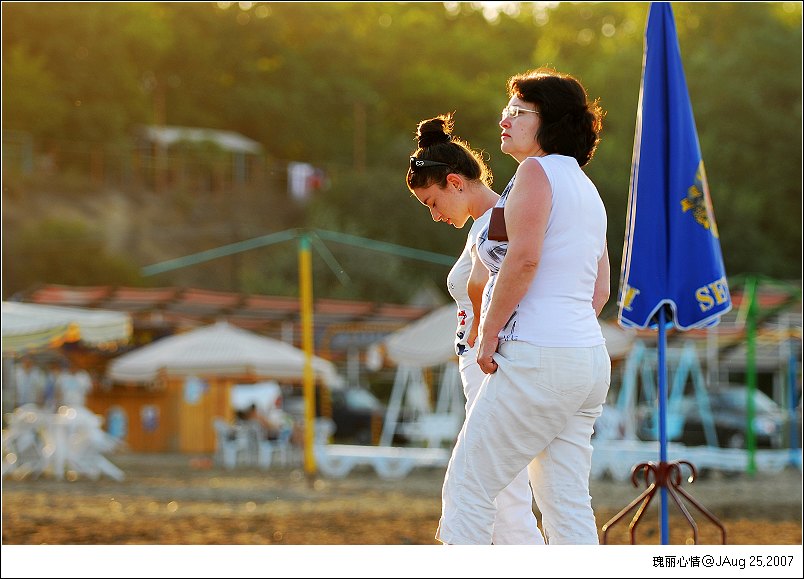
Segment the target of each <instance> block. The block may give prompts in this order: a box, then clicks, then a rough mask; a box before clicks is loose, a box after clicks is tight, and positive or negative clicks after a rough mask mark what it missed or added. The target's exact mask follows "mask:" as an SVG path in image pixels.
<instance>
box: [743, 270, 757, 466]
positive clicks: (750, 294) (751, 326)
mask: <svg viewBox="0 0 804 579" xmlns="http://www.w3.org/2000/svg"><path fill="white" fill-rule="evenodd" d="M745 292H746V299H748V300H749V301H748V315H747V316H746V334H747V336H746V337H747V344H746V360H745V371H746V374H747V376H746V381H747V386H748V392H747V394H746V396H748V399H747V400H746V425H745V434H746V440H745V442H746V447H747V449H748V465H747V470H746V472H748V474H750V475H754V474H756V472H757V463H756V452H757V441H756V436H755V435H754V415H755V413H756V411H755V408H754V393H755V392H756V389H757V367H756V334H757V278H756V277H754V276H751V277H749V278H748V280H747V283H746V284H745Z"/></svg>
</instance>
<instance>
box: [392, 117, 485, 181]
mask: <svg viewBox="0 0 804 579" xmlns="http://www.w3.org/2000/svg"><path fill="white" fill-rule="evenodd" d="M453 124H454V123H453V120H452V113H447V114H445V115H439V116H437V117H434V118H432V119H427V120H424V121H421V122H420V123H419V124H418V126H417V127H416V150H415V151H414V152H413V153H411V157H416V159H420V160H425V161H435V162H437V163H445V165H435V166H428V167H421V168H418V169H416V170H415V171H414V170H411V169H410V168H408V174H407V178H406V181H407V184H408V189H410V190H411V191H413V190H414V189H418V188H424V187H430V186H431V185H433V184H434V183H438V184H439V185H440V186H441V187H446V185H447V175H449V174H450V173H458V174H460V175H463V176H464V177H466V178H467V179H470V180H472V181H482V182H483V183H485V184H486V185H487V186H489V187H490V186H491V182H492V174H491V171H490V170H489V168H488V166H487V165H486V163H485V161H483V155H482V153H480V152H479V151H475V150H474V149H472V147H470V146H469V143H467V142H466V141H463V140H461V139H459V138H457V137H455V136H453V135H452V128H453Z"/></svg>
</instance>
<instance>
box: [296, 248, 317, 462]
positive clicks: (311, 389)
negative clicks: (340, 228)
mask: <svg viewBox="0 0 804 579" xmlns="http://www.w3.org/2000/svg"><path fill="white" fill-rule="evenodd" d="M310 246H311V243H310V236H309V235H308V234H307V233H302V234H301V236H300V237H299V288H300V296H299V298H300V299H301V325H302V348H303V350H304V382H303V386H304V472H305V474H306V475H307V476H310V477H311V476H313V475H315V473H316V466H315V454H314V451H313V442H314V436H315V374H314V373H313V265H312V264H313V260H312V255H311V251H310Z"/></svg>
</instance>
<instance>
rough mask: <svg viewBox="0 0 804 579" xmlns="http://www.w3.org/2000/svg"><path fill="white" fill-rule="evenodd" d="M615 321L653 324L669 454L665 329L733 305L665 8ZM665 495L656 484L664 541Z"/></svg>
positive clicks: (647, 65) (663, 446)
mask: <svg viewBox="0 0 804 579" xmlns="http://www.w3.org/2000/svg"><path fill="white" fill-rule="evenodd" d="M618 304H619V315H618V319H619V323H620V325H622V326H623V327H626V328H642V329H647V328H651V329H657V330H658V384H659V393H658V394H659V395H658V399H659V447H660V461H661V462H662V463H664V462H666V459H667V456H666V455H667V437H666V428H665V414H666V408H665V405H666V398H667V396H666V365H665V350H666V334H665V332H666V330H667V328H668V327H673V326H675V327H677V328H679V329H680V330H689V329H693V328H702V327H707V326H711V325H714V324H716V323H718V321H719V320H720V316H721V315H723V314H724V313H726V312H728V311H729V310H730V309H731V297H730V294H729V288H728V283H727V280H726V271H725V268H724V266H723V256H722V254H721V252H720V240H719V235H718V230H717V224H716V223H715V215H714V211H713V209H712V200H711V197H710V195H709V186H708V184H707V181H706V172H705V170H704V163H703V159H702V157H701V148H700V145H699V143H698V133H697V130H696V127H695V119H694V117H693V114H692V105H691V103H690V98H689V93H688V92H687V83H686V80H685V78H684V69H683V66H682V63H681V53H680V51H679V47H678V39H677V37H676V28H675V22H674V20H673V11H672V8H671V7H670V4H669V3H667V2H653V3H651V6H650V11H649V13H648V24H647V29H646V33H645V54H644V62H643V69H642V85H641V90H640V96H639V106H638V109H637V128H636V135H635V139H634V154H633V160H632V165H631V187H630V192H629V199H628V214H627V222H626V238H625V247H624V252H623V262H622V271H621V276H620V293H619V300H618ZM666 511H667V496H666V493H665V488H664V487H662V488H661V519H662V544H667V537H668V529H667V514H666Z"/></svg>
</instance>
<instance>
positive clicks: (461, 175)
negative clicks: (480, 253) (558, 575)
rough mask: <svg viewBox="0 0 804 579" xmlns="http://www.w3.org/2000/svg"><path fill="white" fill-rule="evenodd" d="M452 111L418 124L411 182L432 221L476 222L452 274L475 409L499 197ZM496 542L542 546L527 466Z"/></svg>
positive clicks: (501, 510) (466, 386)
mask: <svg viewBox="0 0 804 579" xmlns="http://www.w3.org/2000/svg"><path fill="white" fill-rule="evenodd" d="M452 128H453V120H452V116H451V115H442V116H439V117H435V118H432V119H428V120H425V121H422V122H420V123H419V125H418V128H417V148H416V150H415V151H414V153H413V156H411V158H410V168H409V170H408V174H407V185H408V188H409V189H410V191H411V192H412V193H413V195H414V196H415V197H416V199H418V200H419V202H421V203H422V205H424V206H426V207H427V208H428V209H429V211H430V216H431V217H432V219H433V221H438V222H444V223H447V224H450V225H452V226H453V227H455V228H458V229H460V228H462V227H463V226H464V225H465V224H466V222H467V221H468V220H469V218H471V219H472V220H473V224H472V227H471V229H470V230H469V234H468V235H467V238H466V245H465V246H464V249H463V252H462V253H461V255H460V257H459V258H458V260H457V261H456V262H455V265H454V266H453V267H452V269H451V270H450V272H449V274H448V275H447V289H448V290H449V293H450V295H451V296H452V297H453V299H454V300H455V303H456V305H457V329H456V332H455V353H456V354H457V355H458V359H459V362H458V368H459V371H460V375H461V382H462V383H463V391H464V395H465V396H466V414H467V416H468V415H469V414H470V412H471V410H472V407H473V406H474V403H475V400H476V399H477V395H478V392H479V391H480V385H481V383H482V382H483V379H484V377H485V374H483V372H482V371H481V370H480V367H479V366H478V365H477V358H476V355H477V351H476V349H475V347H474V346H475V339H476V337H477V328H478V321H479V318H480V315H479V314H480V302H481V298H482V292H483V288H484V286H485V285H486V281H487V280H488V278H489V274H488V270H486V268H485V267H484V266H483V265H482V264H480V263H479V262H478V261H477V248H476V244H477V238H478V234H479V233H480V231H481V230H482V229H483V228H484V227H485V226H486V225H487V224H488V222H489V216H490V214H491V208H492V207H494V205H495V204H496V203H497V201H498V200H499V198H500V197H499V195H497V194H496V193H495V192H494V191H493V190H492V189H491V188H490V185H491V181H492V175H491V172H490V171H489V169H488V167H487V166H486V164H485V163H484V162H483V159H482V157H481V155H480V154H479V153H477V152H476V151H474V150H472V148H471V147H470V146H469V145H468V144H467V143H466V142H464V141H462V140H461V139H458V138H456V137H455V136H453V135H452ZM496 505H497V514H496V517H495V519H494V532H493V538H492V542H493V543H494V544H497V545H543V544H544V539H543V538H542V535H541V532H540V531H539V528H538V525H537V521H536V517H535V516H534V514H533V495H532V493H531V490H530V486H529V485H528V473H527V470H526V469H524V467H523V469H522V470H521V471H520V472H519V474H518V475H517V476H516V477H515V478H514V479H513V480H512V481H511V483H510V484H509V485H508V486H507V487H506V488H505V489H503V491H502V492H500V494H499V495H498V496H497V500H496Z"/></svg>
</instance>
